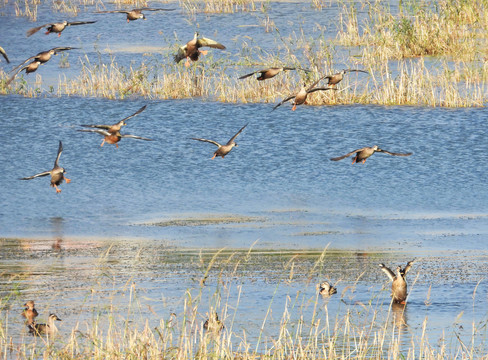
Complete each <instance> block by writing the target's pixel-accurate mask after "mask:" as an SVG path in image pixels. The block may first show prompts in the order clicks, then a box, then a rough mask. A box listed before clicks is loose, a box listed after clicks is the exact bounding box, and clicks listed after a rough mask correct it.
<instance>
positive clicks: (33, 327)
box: [29, 314, 61, 335]
mask: <svg viewBox="0 0 488 360" xmlns="http://www.w3.org/2000/svg"><path fill="white" fill-rule="evenodd" d="M56 321H61V319H60V318H58V317H57V316H56V314H50V315H49V318H48V319H47V324H35V323H34V324H30V325H29V332H30V333H31V334H34V335H44V334H48V335H53V334H55V333H56V332H58V328H57V327H56Z"/></svg>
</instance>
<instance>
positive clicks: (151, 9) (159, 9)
mask: <svg viewBox="0 0 488 360" xmlns="http://www.w3.org/2000/svg"><path fill="white" fill-rule="evenodd" d="M134 10H135V11H173V10H176V9H162V8H148V7H145V8H141V9H134Z"/></svg>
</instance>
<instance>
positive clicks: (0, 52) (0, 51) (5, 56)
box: [0, 46, 10, 64]
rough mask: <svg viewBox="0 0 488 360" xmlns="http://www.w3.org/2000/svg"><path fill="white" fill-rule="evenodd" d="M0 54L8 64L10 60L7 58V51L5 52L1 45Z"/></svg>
mask: <svg viewBox="0 0 488 360" xmlns="http://www.w3.org/2000/svg"><path fill="white" fill-rule="evenodd" d="M0 54H2V56H3V58H4V59H5V61H6V62H7V64H9V63H10V60H9V59H8V56H7V53H6V52H5V50H3V47H1V46H0Z"/></svg>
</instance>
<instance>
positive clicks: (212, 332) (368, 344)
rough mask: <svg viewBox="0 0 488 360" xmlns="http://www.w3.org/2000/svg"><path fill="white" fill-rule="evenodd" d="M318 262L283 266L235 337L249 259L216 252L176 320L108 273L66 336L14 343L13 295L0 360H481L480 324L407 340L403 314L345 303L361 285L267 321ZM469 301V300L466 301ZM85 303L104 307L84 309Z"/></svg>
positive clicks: (1, 322)
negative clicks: (285, 290)
mask: <svg viewBox="0 0 488 360" xmlns="http://www.w3.org/2000/svg"><path fill="white" fill-rule="evenodd" d="M108 253H109V250H107V251H105V250H103V254H102V255H100V260H99V262H100V264H99V266H101V267H103V266H104V262H105V261H107V260H108V258H107V257H106V256H107V254H108ZM325 253H326V250H324V252H322V254H319V255H316V256H315V257H314V259H315V262H314V263H312V264H313V265H312V266H310V267H304V266H303V264H301V260H300V256H299V255H298V254H295V255H294V256H289V257H288V258H287V259H286V261H285V260H284V261H283V262H282V268H281V269H280V270H279V273H280V274H282V275H281V276H280V277H281V279H280V280H277V283H276V284H272V286H270V289H273V287H274V288H275V290H274V294H273V296H272V297H271V300H270V301H269V304H268V305H267V310H266V307H264V308H263V310H265V312H264V314H265V315H264V317H263V318H262V320H260V323H259V324H256V325H257V326H254V328H253V329H254V330H252V331H251V330H247V329H242V324H243V323H247V321H246V314H244V313H242V312H241V311H240V306H241V304H240V302H241V294H242V293H243V292H244V291H245V286H246V285H245V282H244V284H242V281H241V280H242V279H241V278H240V274H241V269H242V268H246V267H249V264H248V262H249V261H250V259H252V258H253V257H255V256H257V255H255V254H254V253H253V252H252V251H251V250H249V252H247V254H246V253H242V252H241V253H240V254H238V253H234V252H232V251H222V250H221V251H217V252H216V253H215V252H214V253H213V254H203V255H202V254H201V253H200V255H199V262H200V263H201V273H200V277H201V278H200V281H197V280H198V279H195V283H196V284H197V285H196V286H195V287H193V288H190V289H187V290H185V291H184V292H183V293H182V294H181V299H182V306H181V311H180V312H178V313H167V314H166V315H164V316H161V315H159V314H158V313H156V312H155V311H154V310H152V309H151V308H150V312H148V311H147V308H148V304H147V301H148V299H147V298H145V296H144V291H143V290H144V289H143V288H142V287H140V286H139V285H138V284H137V283H136V282H135V281H133V280H131V281H120V282H118V281H116V280H115V279H117V277H114V279H110V276H108V275H109V272H110V271H109V270H108V268H107V270H106V272H103V274H102V275H100V278H98V279H95V282H94V283H93V284H86V285H87V286H86V288H87V295H86V297H85V300H80V301H83V303H84V305H83V306H80V307H77V309H80V310H78V311H79V313H78V312H77V313H75V314H73V313H71V314H70V316H71V317H74V318H76V319H79V320H77V321H75V322H74V325H73V327H72V328H71V329H66V328H65V327H63V328H62V331H61V332H60V333H59V334H56V335H54V336H45V337H32V336H30V335H28V334H26V332H25V331H20V334H19V328H20V327H21V325H20V324H15V323H14V322H12V318H13V317H14V316H19V314H18V312H16V311H10V310H9V308H10V304H11V303H12V302H15V301H16V298H17V297H18V296H19V294H18V292H17V290H14V291H11V292H10V293H6V292H3V297H2V299H1V300H0V309H1V313H0V356H2V358H19V359H39V358H43V359H107V358H110V359H167V358H171V359H223V358H228V359H346V358H347V359H386V358H388V359H427V360H431V359H452V358H458V359H474V358H483V357H485V356H486V349H484V347H485V346H486V344H485V343H484V338H485V336H486V329H485V325H484V323H483V322H479V323H478V324H475V323H473V325H472V329H471V330H472V331H471V339H464V341H463V339H461V338H460V337H459V336H456V334H457V333H456V326H455V324H456V321H455V322H454V325H453V329H446V330H445V331H446V333H447V334H445V335H444V336H442V337H441V339H439V340H438V341H436V342H435V343H432V342H430V341H429V337H428V329H429V322H428V319H427V317H425V320H424V321H423V324H422V326H421V328H418V329H417V331H416V332H415V334H412V333H411V331H407V325H406V323H405V318H404V306H403V305H391V304H389V300H381V298H383V299H384V298H388V297H387V296H378V295H374V296H373V298H372V299H371V300H370V301H369V302H368V303H366V304H363V303H355V302H354V301H352V299H353V298H354V297H353V295H352V294H353V293H354V292H355V291H356V289H355V287H356V286H357V283H358V282H359V281H360V277H361V276H360V277H359V278H358V279H357V280H356V282H355V283H354V284H356V285H351V286H349V287H347V288H345V289H343V290H342V291H339V293H338V294H336V295H333V296H335V297H336V298H330V299H328V298H322V297H321V296H320V295H319V294H318V293H317V292H316V291H308V290H310V289H307V288H308V286H306V287H307V288H303V291H299V293H297V294H296V295H293V296H290V295H289V296H288V297H287V298H286V299H285V301H281V302H282V303H283V304H284V305H283V309H282V310H281V311H282V312H281V314H280V313H276V309H275V313H273V311H272V305H273V302H274V301H275V300H276V299H275V296H276V294H277V289H278V287H279V286H286V284H287V283H290V282H293V279H294V278H295V277H296V276H297V273H300V274H299V276H300V277H303V276H305V277H306V278H308V279H309V280H308V282H307V284H310V283H312V282H313V281H314V280H315V281H316V280H317V278H321V277H324V267H325ZM197 256H198V255H197ZM274 256H279V253H276V254H274ZM307 264H309V262H307ZM247 271H249V269H247ZM4 281H5V282H6V283H9V285H10V286H11V288H15V286H12V285H15V282H16V281H18V278H12V279H5V280H4ZM109 282H112V283H111V284H110V283H109ZM198 284H199V285H198ZM107 286H108V289H112V290H111V292H112V295H110V298H109V299H108V300H107V299H106V298H98V296H99V295H98V294H100V293H102V291H107V289H106V287H107ZM411 286H415V284H413V285H411ZM386 291H389V290H386ZM270 292H271V293H273V290H270ZM312 294H313V295H312ZM383 295H386V294H383ZM115 297H123V298H124V301H123V304H125V305H121V303H120V301H119V302H117V301H116V300H115ZM474 297H475V293H474V294H473V300H474ZM339 298H340V299H339ZM88 300H90V301H92V302H94V303H96V304H105V305H98V306H97V307H95V308H93V309H90V308H89V307H88V306H87V303H88V302H89V301H88ZM65 301H66V298H65V297H63V298H62V299H59V303H63V302H65ZM150 301H151V302H157V301H158V300H156V299H150ZM159 301H160V300H159ZM331 301H340V302H342V303H343V304H345V305H344V306H343V309H342V311H341V313H340V314H339V313H337V314H333V313H330V312H329V302H331ZM383 301H387V302H386V303H384V302H383ZM153 305H156V304H155V303H153ZM265 306H266V305H265ZM407 306H408V304H407ZM86 312H88V313H86ZM215 313H217V314H218V315H219V318H220V319H221V320H222V322H223V324H224V327H223V328H221V326H219V325H220V324H219V323H218V322H217V321H215V320H214V321H210V322H209V326H208V330H205V329H204V320H205V319H207V318H209V314H215ZM210 318H211V319H213V317H210ZM65 320H66V319H65ZM449 332H452V333H453V334H454V335H453V336H454V338H455V339H456V341H455V342H452V341H451V342H449V340H447V338H448V337H449V335H450V334H449Z"/></svg>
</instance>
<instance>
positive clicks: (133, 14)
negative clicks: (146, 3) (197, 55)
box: [95, 7, 175, 23]
mask: <svg viewBox="0 0 488 360" xmlns="http://www.w3.org/2000/svg"><path fill="white" fill-rule="evenodd" d="M173 10H175V9H159V8H158V9H155V8H148V7H145V8H140V9H132V10H107V11H97V12H96V13H95V14H110V13H121V14H126V15H127V22H128V23H129V22H131V21H134V20H138V19H143V20H146V16H145V15H144V14H143V13H142V12H143V11H173Z"/></svg>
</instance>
